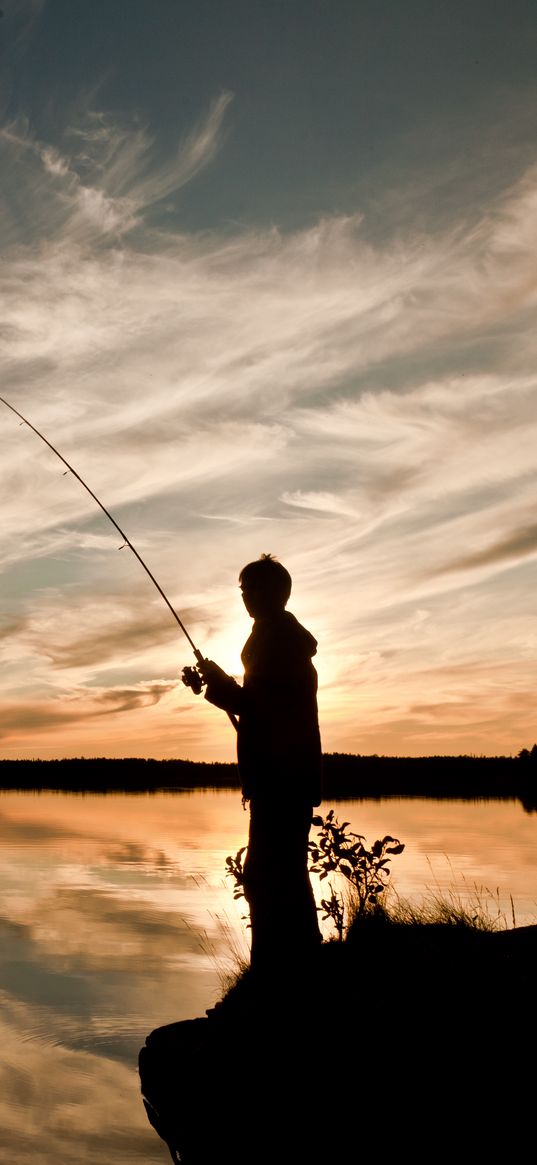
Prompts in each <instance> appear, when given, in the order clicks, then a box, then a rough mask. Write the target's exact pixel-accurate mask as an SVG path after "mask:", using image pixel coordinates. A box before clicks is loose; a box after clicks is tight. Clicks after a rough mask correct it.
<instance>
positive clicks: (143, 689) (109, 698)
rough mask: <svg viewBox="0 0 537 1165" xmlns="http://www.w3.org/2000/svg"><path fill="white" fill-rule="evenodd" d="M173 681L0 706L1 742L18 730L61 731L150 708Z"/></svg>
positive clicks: (169, 687)
mask: <svg viewBox="0 0 537 1165" xmlns="http://www.w3.org/2000/svg"><path fill="white" fill-rule="evenodd" d="M175 686H176V685H175V682H174V681H163V682H161V683H158V682H155V681H150V682H148V683H147V684H143V683H141V684H138V685H137V686H136V687H132V688H110V689H108V690H104V691H101V692H96V693H94V692H91V693H90V694H89V695H88V693H86V692H85V691H84V690H80V691H78V692H76V691H75V692H69V693H68V692H65V693H64V695H63V698H62V700H61V701H58V700H56V701H54V700H50V701H48V702H45V701H43V702H41V703H37V702H33V703H32V702H25V703H21V704H8V703H4V704H3V705H0V739H5V740H9V739H10V737H11V735H12V734H13V733H18V732H19V731H20V730H21V729H25V730H27V731H29V732H33V731H35V730H36V729H40V728H47V729H49V730H52V729H54V728H62V727H64V726H66V725H68V724H80V723H83V722H84V721H85V720H93V719H95V718H96V717H101V716H113V715H116V714H118V713H126V712H135V711H140V710H142V709H144V708H151V707H153V706H154V705H155V704H158V703H159V701H160V700H161V699H162V697H163V696H165V695H166V694H167V693H168V692H171V691H173V689H174V688H175Z"/></svg>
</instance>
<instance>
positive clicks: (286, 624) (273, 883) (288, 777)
mask: <svg viewBox="0 0 537 1165" xmlns="http://www.w3.org/2000/svg"><path fill="white" fill-rule="evenodd" d="M239 583H240V586H241V590H242V597H243V601H244V605H245V607H246V610H247V611H248V614H249V615H251V616H252V618H253V619H254V625H253V629H252V633H251V635H250V638H249V639H248V640H247V642H246V643H245V645H244V648H243V651H242V656H241V658H242V662H243V665H244V683H243V686H242V687H241V686H240V685H239V684H237V683H236V682H235V680H234V679H232V678H231V677H230V676H227V675H226V674H225V672H223V671H222V670H221V669H220V668H219V667H217V665H216V664H213V663H212V662H209V661H208V662H207V663H206V664H205V665H204V666H203V667H202V668H201V669H200V670H201V671H202V672H203V674H204V677H205V679H206V680H207V690H206V698H207V699H208V700H210V702H211V703H212V704H216V705H217V707H219V708H223V709H225V711H227V712H233V713H236V714H237V715H238V717H239V728H238V741H237V752H238V762H239V772H240V777H241V782H242V791H243V796H244V798H245V799H246V800H248V801H249V802H250V831H249V837H248V851H247V857H246V861H245V864H244V878H245V881H244V890H245V895H246V899H247V901H248V904H249V907H250V920H251V927H252V966H256V967H259V966H260V965H261V966H267V964H268V963H269V962H271V963H274V961H275V960H276V959H278V958H280V959H282V960H286V959H287V957H288V956H289V955H291V956H293V955H294V956H300V955H307V953H308V952H310V951H311V950H312V949H313V948H315V947H316V946H317V945H318V943H319V942H320V937H321V936H320V932H319V926H318V922H317V912H316V909H315V901H314V898H313V892H312V889H311V884H310V880H309V875H308V868H307V858H308V835H309V829H310V825H311V818H312V811H313V806H314V805H318V804H319V802H320V800H321V742H320V736H319V723H318V716H317V673H316V671H315V668H314V667H313V664H312V662H311V661H312V656H313V655H315V652H316V650H317V641H316V640H315V639H314V638H313V636H312V635H310V633H309V631H306V629H305V627H302V626H301V625H300V623H299V622H298V621H297V619H295V617H294V615H291V614H290V613H289V612H288V611H286V610H285V606H286V603H287V600H288V598H289V595H290V593H291V576H290V574H289V573H288V571H287V570H286V569H285V567H283V566H282V565H281V563H279V562H277V561H276V560H275V559H274V558H272V557H271V556H270V555H268V554H264V555H262V557H261V558H260V559H259V560H258V561H257V562H250V563H248V565H247V566H245V567H244V570H242V571H241V574H240V577H239Z"/></svg>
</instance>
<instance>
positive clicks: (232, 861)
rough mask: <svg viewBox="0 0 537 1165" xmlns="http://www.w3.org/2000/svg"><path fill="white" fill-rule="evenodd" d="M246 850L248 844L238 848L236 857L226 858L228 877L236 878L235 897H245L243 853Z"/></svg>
mask: <svg viewBox="0 0 537 1165" xmlns="http://www.w3.org/2000/svg"><path fill="white" fill-rule="evenodd" d="M245 852H246V846H245V845H243V846H242V849H239V850H237V853H236V854H235V857H234V858H233V857H227V858H226V866H227V870H226V877H230V878H234V879H235V889H234V891H233V897H234V898H244V868H243V864H242V855H243V853H245Z"/></svg>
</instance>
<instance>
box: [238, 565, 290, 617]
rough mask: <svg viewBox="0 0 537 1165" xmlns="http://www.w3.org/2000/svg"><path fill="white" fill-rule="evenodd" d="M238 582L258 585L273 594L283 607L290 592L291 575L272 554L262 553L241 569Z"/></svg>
mask: <svg viewBox="0 0 537 1165" xmlns="http://www.w3.org/2000/svg"><path fill="white" fill-rule="evenodd" d="M239 583H240V585H241V586H248V584H252V585H254V586H256V587H259V589H260V590H261V589H262V590H264V591H265V592H267V593H268V594H272V595H274V598H277V599H278V600H279V601H281V603H282V604H283V606H284V607H285V604H286V602H287V600H288V598H289V595H290V594H291V587H292V580H291V575H290V574H289V571H288V570H286V569H285V566H282V564H281V562H278V561H277V559H276V558H274V557H273V555H272V554H262V555H261V557H260V558H258V559H257V561H256V562H249V563H247V565H246V566H245V567H243V569H242V570H241V573H240V575H239Z"/></svg>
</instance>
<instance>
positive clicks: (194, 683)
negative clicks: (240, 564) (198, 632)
mask: <svg viewBox="0 0 537 1165" xmlns="http://www.w3.org/2000/svg"><path fill="white" fill-rule="evenodd" d="M0 401H1V402H2V404H4V405H6V407H7V408H8V409H11V412H12V413H15V416H16V417H19V420H20V422H21V424H23V425H27V426H28V428H29V429H31V430H32V433H35V435H36V437H39V438H40V439H41V441H44V443H45V445H48V447H49V449H51V450H52V452H53V453H55V454H56V457H59V459H60V461H63V464H64V465H66V466H67V470H66V472H69V473H72V475H73V477H76V480H77V481H79V482H80V484H81V486H83V488H84V489H85V490H86V493H89V495H90V497H91V498H93V501H94V502H97V505H98V506H99V507H100V509H101V510H102V512H103V514H106V517H107V518H108V519H109V521H110V522H111V523H112V525H113V526H115V528H116V530H117V531H118V533H119V534H121V537H122V538H123V544H122V545H121V546H120V547H119V549H120V550H123V547H124V546H128V547H129V550H132V553H133V554H134V556H135V558H137V559H138V562H139V563H140V566H142V567H143V569H144V570H145V573H146V574H147V575H149V578H150V579H151V582H152V583H153V585H154V586H155V587H156V588H157V591H158V593H159V595H160V596H161V598H163V599H164V602H165V603H166V606H167V608H168V610H169V611H170V612H171V614H172V615H173V617H174V619H175V622H176V623H177V624H178V625H179V627H180V628H181V631H182V632H183V635H186V638H187V639H188V642H189V643H190V646H191V648H192V651H193V652H194V655H195V657H196V663H197V665H198V667H199V668H200V671H198V669H197V668H193V667H185V668H184V669H183V676H182V679H183V683H184V684H185V685H186V687H189V688H192V690H193V691H194V693H195V694H196V695H199V693H200V692H201V688H202V684H203V669H204V666H205V665H206V663H207V661H206V659H205V657H204V656H203V655H202V653H201V651H200V650H199V649H198V648H197V647H196V644H195V643H194V640H193V639H192V637H191V636H190V635H189V633H188V631H187V629H186V627H185V625H184V623H183V622H182V620H181V619H180V618H179V615H178V614H177V611H176V610H175V609H174V607H172V605H171V603H170V600H169V598H168V596H167V595H166V594H165V593H164V591H163V589H162V587H161V586H160V583H158V582H157V580H156V578H155V576H154V574H152V573H151V571H150V569H149V567H148V565H147V563H146V562H144V560H143V558H142V556H141V554H139V553H138V551H137V549H136V547H135V546H133V544H132V542H131V540H130V538H128V537H127V535H126V533H125V531H124V530H122V529H121V526H120V525H119V522H116V519H115V518H114V517H113V515H112V514H111V513H110V511H109V510H107V508H106V506H104V505H103V503H102V502H101V501H100V499H99V498H98V497H97V494H94V492H93V490H92V489H90V487H89V485H88V484H87V483H86V482H85V481H84V478H83V477H81V476H80V474H79V473H77V471H76V469H74V468H73V466H72V465H71V463H70V462H69V461H67V458H66V457H64V456H63V454H62V453H60V451H59V449H56V447H55V445H53V444H52V442H51V441H49V440H48V438H47V437H45V436H44V434H43V433H41V432H40V431H39V429H36V427H35V425H32V423H31V421H29V420H28V418H27V417H24V416H23V415H22V413H20V412H19V410H18V409H16V408H15V406H14V405H12V404H10V403H9V401H8V400H6V398H5V397H4V396H0ZM227 715H228V716H229V719H230V720H231V723H232V724H233V727H234V728H235V729H236V728H237V727H238V725H237V720H236V718H235V716H234V715H233V713H232V712H228V713H227Z"/></svg>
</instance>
